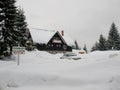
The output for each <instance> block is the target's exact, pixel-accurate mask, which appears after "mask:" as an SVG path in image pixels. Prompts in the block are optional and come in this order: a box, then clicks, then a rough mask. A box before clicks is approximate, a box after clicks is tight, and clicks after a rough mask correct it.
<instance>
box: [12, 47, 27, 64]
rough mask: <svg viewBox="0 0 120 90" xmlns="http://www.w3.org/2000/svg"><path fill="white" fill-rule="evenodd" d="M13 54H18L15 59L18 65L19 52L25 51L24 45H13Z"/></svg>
mask: <svg viewBox="0 0 120 90" xmlns="http://www.w3.org/2000/svg"><path fill="white" fill-rule="evenodd" d="M12 52H13V54H17V55H18V60H17V65H18V66H19V65H20V54H24V53H25V47H20V46H14V47H13V50H12Z"/></svg>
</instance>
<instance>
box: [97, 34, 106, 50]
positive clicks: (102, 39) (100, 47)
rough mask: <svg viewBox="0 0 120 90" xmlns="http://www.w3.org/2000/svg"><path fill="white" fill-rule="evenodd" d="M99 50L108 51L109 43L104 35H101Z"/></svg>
mask: <svg viewBox="0 0 120 90" xmlns="http://www.w3.org/2000/svg"><path fill="white" fill-rule="evenodd" d="M98 49H99V50H101V51H105V50H107V41H106V39H105V38H104V37H103V35H102V34H101V35H100V38H99V43H98Z"/></svg>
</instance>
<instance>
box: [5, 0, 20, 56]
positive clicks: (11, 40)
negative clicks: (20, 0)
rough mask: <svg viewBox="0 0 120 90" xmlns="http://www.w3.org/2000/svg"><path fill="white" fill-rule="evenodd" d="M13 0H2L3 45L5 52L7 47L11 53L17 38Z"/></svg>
mask: <svg viewBox="0 0 120 90" xmlns="http://www.w3.org/2000/svg"><path fill="white" fill-rule="evenodd" d="M15 2H16V1H15V0H4V10H3V11H4V14H5V18H4V23H5V24H4V30H3V38H4V47H6V54H7V52H8V47H9V48H10V51H9V52H10V54H11V53H12V47H13V45H14V44H15V43H16V40H17V36H18V35H17V34H18V32H17V30H16V26H15V23H16V6H15Z"/></svg>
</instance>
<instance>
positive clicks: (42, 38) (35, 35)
mask: <svg viewBox="0 0 120 90" xmlns="http://www.w3.org/2000/svg"><path fill="white" fill-rule="evenodd" d="M55 33H56V31H49V30H44V29H34V28H32V29H30V34H31V37H32V39H33V42H34V43H45V44H46V43H48V41H49V40H50V39H51V38H52V36H53V35H54V34H55Z"/></svg>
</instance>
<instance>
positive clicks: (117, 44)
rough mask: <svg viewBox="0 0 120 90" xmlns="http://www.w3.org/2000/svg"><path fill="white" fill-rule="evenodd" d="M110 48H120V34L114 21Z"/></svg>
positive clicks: (109, 40)
mask: <svg viewBox="0 0 120 90" xmlns="http://www.w3.org/2000/svg"><path fill="white" fill-rule="evenodd" d="M108 49H109V50H112V49H114V50H120V35H119V33H118V30H117V28H116V25H115V24H114V23H112V25H111V28H110V31H109V35H108Z"/></svg>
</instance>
